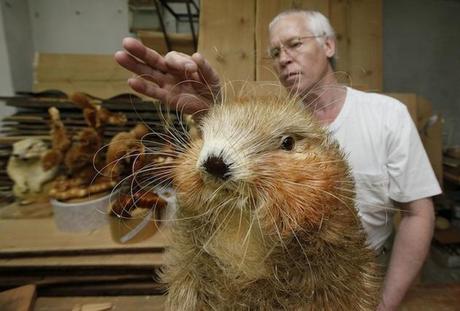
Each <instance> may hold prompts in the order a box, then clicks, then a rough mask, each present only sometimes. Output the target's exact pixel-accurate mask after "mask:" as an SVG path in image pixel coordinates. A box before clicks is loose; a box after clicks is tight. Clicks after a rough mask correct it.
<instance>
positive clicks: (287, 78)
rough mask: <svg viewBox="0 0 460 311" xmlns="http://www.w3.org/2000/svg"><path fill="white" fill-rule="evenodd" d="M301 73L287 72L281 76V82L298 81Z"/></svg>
mask: <svg viewBox="0 0 460 311" xmlns="http://www.w3.org/2000/svg"><path fill="white" fill-rule="evenodd" d="M300 75H301V73H300V72H298V71H293V72H288V73H287V74H284V75H283V80H284V81H286V82H295V81H299V80H300Z"/></svg>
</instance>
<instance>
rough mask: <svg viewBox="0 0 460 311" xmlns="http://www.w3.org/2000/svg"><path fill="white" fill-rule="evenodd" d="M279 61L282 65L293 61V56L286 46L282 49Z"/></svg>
mask: <svg viewBox="0 0 460 311" xmlns="http://www.w3.org/2000/svg"><path fill="white" fill-rule="evenodd" d="M279 62H280V65H281V66H285V65H287V64H289V63H290V62H292V56H291V55H290V54H289V52H288V51H286V49H284V48H282V49H280V55H279Z"/></svg>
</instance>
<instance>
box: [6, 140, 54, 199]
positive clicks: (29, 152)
mask: <svg viewBox="0 0 460 311" xmlns="http://www.w3.org/2000/svg"><path fill="white" fill-rule="evenodd" d="M47 151H48V148H47V145H46V144H45V143H44V142H43V141H42V140H40V139H37V138H27V139H23V140H20V141H18V142H16V143H14V144H13V152H12V154H11V156H10V158H9V160H8V165H7V173H8V176H9V177H10V178H11V179H12V180H13V181H14V186H13V193H14V195H15V196H16V197H19V198H23V197H25V196H26V195H29V194H32V195H34V194H39V193H40V192H41V191H42V187H43V185H44V184H45V183H46V182H47V181H50V180H51V179H53V178H54V176H55V175H56V173H57V168H52V169H49V170H45V169H44V168H43V165H42V158H43V156H44V154H45V153H46V152H47Z"/></svg>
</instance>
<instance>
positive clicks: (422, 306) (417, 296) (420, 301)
mask: <svg viewBox="0 0 460 311" xmlns="http://www.w3.org/2000/svg"><path fill="white" fill-rule="evenodd" d="M459 306H460V286H459V285H458V284H432V285H429V284H427V285H417V286H415V287H413V288H411V289H410V290H409V292H408V294H407V295H406V297H405V298H404V301H403V303H402V305H401V308H400V310H401V311H419V310H427V311H438V310H443V311H456V310H458V309H459Z"/></svg>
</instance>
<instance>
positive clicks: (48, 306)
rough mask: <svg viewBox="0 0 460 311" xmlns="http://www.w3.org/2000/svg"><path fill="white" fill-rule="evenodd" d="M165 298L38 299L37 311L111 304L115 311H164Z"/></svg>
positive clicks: (55, 310)
mask: <svg viewBox="0 0 460 311" xmlns="http://www.w3.org/2000/svg"><path fill="white" fill-rule="evenodd" d="M165 298H166V297H165V296H161V295H158V296H117V297H113V296H110V297H75V296H71V297H38V299H37V301H36V303H35V311H62V310H71V309H72V308H73V307H75V306H82V305H85V304H86V305H87V304H94V303H108V302H109V303H111V304H112V305H113V308H112V309H113V310H124V311H163V310H164V301H165Z"/></svg>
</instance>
